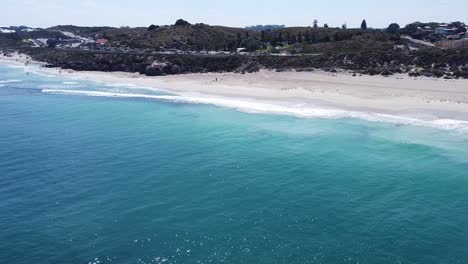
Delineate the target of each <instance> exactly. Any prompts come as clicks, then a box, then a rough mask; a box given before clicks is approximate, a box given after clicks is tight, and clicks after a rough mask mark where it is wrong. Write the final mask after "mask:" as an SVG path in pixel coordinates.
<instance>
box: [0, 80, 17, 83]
mask: <svg viewBox="0 0 468 264" xmlns="http://www.w3.org/2000/svg"><path fill="white" fill-rule="evenodd" d="M19 82H21V80H0V83H19Z"/></svg>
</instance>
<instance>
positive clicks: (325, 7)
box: [0, 0, 468, 28]
mask: <svg viewBox="0 0 468 264" xmlns="http://www.w3.org/2000/svg"><path fill="white" fill-rule="evenodd" d="M466 1H467V0H391V1H389V0H324V1H318V0H235V1H231V0H229V1H221V0H190V1H189V0H131V1H128V0H126V1H124V0H74V1H71V0H0V10H1V15H0V26H10V25H16V26H18V25H27V26H31V27H49V26H54V25H69V24H73V25H82V26H90V25H94V26H98V25H99V26H115V27H120V26H132V27H133V26H149V25H151V24H156V25H169V24H173V23H174V22H175V21H176V20H177V19H179V18H183V19H185V20H187V21H189V22H191V23H206V24H210V25H225V26H234V27H245V26H250V25H259V24H263V25H266V24H281V25H282V24H284V25H287V26H309V25H312V24H313V21H314V19H317V20H318V21H319V24H320V25H323V24H324V23H328V25H330V26H341V25H342V24H344V23H346V24H347V25H348V27H359V26H360V24H361V21H362V20H363V19H366V20H367V24H368V26H369V27H375V28H383V27H387V26H388V25H389V24H390V23H393V22H396V23H399V24H400V25H402V26H403V25H406V24H408V23H411V22H414V21H421V22H429V21H437V22H450V21H464V22H468V12H466V9H465V8H461V7H464V6H466ZM460 8H461V9H460ZM462 10H463V11H462Z"/></svg>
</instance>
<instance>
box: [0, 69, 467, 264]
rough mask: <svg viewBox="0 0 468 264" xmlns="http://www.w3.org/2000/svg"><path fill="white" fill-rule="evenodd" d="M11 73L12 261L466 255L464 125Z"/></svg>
mask: <svg viewBox="0 0 468 264" xmlns="http://www.w3.org/2000/svg"><path fill="white" fill-rule="evenodd" d="M7 80H9V82H5V81H7ZM12 80H17V81H16V82H11V81H12ZM64 82H66V83H64ZM2 85H3V86H2ZM0 86H1V87H0V230H1V231H0V262H1V263H15V264H16V263H98V262H99V263H361V264H362V263H467V261H468V135H467V134H465V133H461V132H458V131H455V130H438V129H433V128H426V127H418V126H406V125H404V126H400V125H395V124H391V123H373V122H367V121H363V120H358V119H337V120H334V119H329V120H328V119H300V118H293V117H288V116H277V115H259V114H247V113H242V112H238V111H235V110H231V109H226V108H221V107H216V106H210V105H195V104H184V103H176V102H164V101H158V100H150V99H144V98H107V97H89V96H74V95H61V94H47V93H41V89H46V88H51V89H52V88H60V89H79V90H99V91H110V92H119V91H120V92H130V91H131V92H134V91H138V92H139V93H141V92H145V93H146V94H162V93H161V92H158V91H152V90H148V89H146V90H145V88H139V87H128V86H125V85H108V84H104V83H92V82H85V81H80V80H65V79H62V78H52V77H46V76H38V75H34V74H31V75H29V76H26V75H25V74H24V71H23V69H21V68H11V67H5V66H0Z"/></svg>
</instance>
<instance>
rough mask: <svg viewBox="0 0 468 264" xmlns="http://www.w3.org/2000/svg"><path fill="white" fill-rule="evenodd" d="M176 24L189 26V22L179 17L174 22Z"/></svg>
mask: <svg viewBox="0 0 468 264" xmlns="http://www.w3.org/2000/svg"><path fill="white" fill-rule="evenodd" d="M175 25H176V26H190V25H191V24H190V23H189V22H187V21H185V20H183V19H179V20H177V21H176V22H175Z"/></svg>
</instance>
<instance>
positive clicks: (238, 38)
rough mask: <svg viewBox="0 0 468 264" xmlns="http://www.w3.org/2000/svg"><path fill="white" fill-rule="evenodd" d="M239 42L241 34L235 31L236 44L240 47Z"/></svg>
mask: <svg viewBox="0 0 468 264" xmlns="http://www.w3.org/2000/svg"><path fill="white" fill-rule="evenodd" d="M241 42H242V35H241V33H240V32H237V36H236V46H237V47H238V48H240V46H241Z"/></svg>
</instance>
